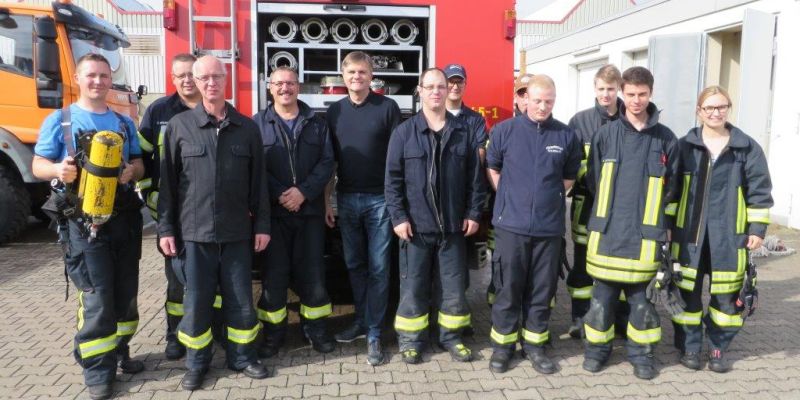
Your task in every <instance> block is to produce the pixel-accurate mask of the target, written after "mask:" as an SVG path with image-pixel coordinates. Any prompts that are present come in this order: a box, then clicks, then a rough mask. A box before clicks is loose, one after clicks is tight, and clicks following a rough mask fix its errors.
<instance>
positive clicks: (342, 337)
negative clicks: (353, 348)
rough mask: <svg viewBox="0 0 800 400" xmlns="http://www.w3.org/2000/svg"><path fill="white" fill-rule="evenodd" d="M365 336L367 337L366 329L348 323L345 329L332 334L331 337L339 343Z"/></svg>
mask: <svg viewBox="0 0 800 400" xmlns="http://www.w3.org/2000/svg"><path fill="white" fill-rule="evenodd" d="M365 337H367V329H366V328H363V327H362V326H361V325H359V324H353V325H350V326H348V327H347V329H345V330H343V331H341V332H339V333H337V334H335V335H333V338H334V339H336V341H337V342H339V343H350V342H352V341H354V340H358V339H363V338H365Z"/></svg>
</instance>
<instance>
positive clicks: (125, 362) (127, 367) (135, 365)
mask: <svg viewBox="0 0 800 400" xmlns="http://www.w3.org/2000/svg"><path fill="white" fill-rule="evenodd" d="M119 369H120V370H121V371H122V373H123V374H138V373H139V372H142V371H144V363H143V362H141V361H139V360H134V359H132V358H130V357H123V358H120V360H119Z"/></svg>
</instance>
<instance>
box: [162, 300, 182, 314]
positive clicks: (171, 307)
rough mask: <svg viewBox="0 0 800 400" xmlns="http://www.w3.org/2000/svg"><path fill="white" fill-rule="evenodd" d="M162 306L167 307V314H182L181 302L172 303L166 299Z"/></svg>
mask: <svg viewBox="0 0 800 400" xmlns="http://www.w3.org/2000/svg"><path fill="white" fill-rule="evenodd" d="M164 308H166V309H167V315H172V316H174V317H182V316H183V303H173V302H171V301H168V302H167V303H166V304H164Z"/></svg>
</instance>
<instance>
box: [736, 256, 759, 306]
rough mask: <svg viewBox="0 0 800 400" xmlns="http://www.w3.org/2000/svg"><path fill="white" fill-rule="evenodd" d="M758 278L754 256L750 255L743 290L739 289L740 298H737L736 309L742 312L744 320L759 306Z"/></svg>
mask: <svg viewBox="0 0 800 400" xmlns="http://www.w3.org/2000/svg"><path fill="white" fill-rule="evenodd" d="M757 278H758V273H757V272H756V264H755V263H753V258H752V256H750V257H749V259H748V262H747V269H745V272H744V282H743V283H742V290H740V291H739V298H738V299H736V311H739V312H741V313H742V320H745V319H747V317H749V316H751V315H753V313H755V312H756V309H757V308H758V289H756V282H757V280H758V279H757Z"/></svg>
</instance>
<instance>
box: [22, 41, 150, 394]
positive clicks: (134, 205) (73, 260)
mask: <svg viewBox="0 0 800 400" xmlns="http://www.w3.org/2000/svg"><path fill="white" fill-rule="evenodd" d="M76 70H77V73H76V74H75V80H76V81H77V83H78V86H79V87H80V97H79V98H78V101H77V102H76V103H75V104H72V105H70V106H69V111H68V113H65V112H64V111H63V110H57V111H55V112H53V113H52V114H50V115H49V116H48V117H47V119H45V121H44V123H43V124H42V127H41V129H40V132H39V139H38V141H37V142H36V147H35V148H34V153H35V155H34V158H33V173H34V175H36V177H37V178H39V179H43V180H51V179H58V180H59V181H61V182H63V183H64V184H66V185H67V190H68V191H75V188H74V185H77V179H78V176H79V173H80V172H79V166H78V165H76V161H77V160H76V157H75V156H74V154H75V152H74V150H75V149H76V148H75V147H74V146H78V148H77V150H78V151H80V150H81V149H80V145H79V144H78V143H79V140H78V139H79V138H80V137H81V136H82V135H84V134H91V133H93V132H100V131H114V132H116V133H118V134H120V135H121V136H122V137H123V138H124V144H123V150H122V158H123V162H122V167H121V170H120V174H119V178H118V184H117V191H116V194H115V198H114V213H113V215H112V216H111V218H110V219H109V220H108V221H107V222H105V223H104V224H102V225H100V227H99V228H97V230H96V232H94V233H95V237H94V238H92V237H91V236H90V234H89V230H88V229H87V227H86V225H85V223H84V219H83V217H82V215H80V213H75V214H74V216H72V217H71V218H69V220H68V223H67V227H68V236H69V240H68V246H66V252H65V255H64V263H65V268H66V271H67V275H68V276H69V278H70V280H72V283H73V284H74V285H75V287H77V288H78V289H79V293H78V304H79V308H78V332H77V334H76V335H75V349H74V355H75V359H76V360H77V361H78V364H80V365H81V367H83V375H84V380H85V382H86V385H87V386H88V387H89V395H90V397H91V398H92V399H107V398H110V397H111V394H112V392H113V389H112V382H113V381H114V377H115V376H116V373H117V365H119V367H120V369H121V370H122V372H123V373H129V374H133V373H137V372H140V371H142V370H143V369H144V364H143V363H142V362H141V361H139V360H132V359H131V358H130V354H129V348H128V342H129V341H130V339H131V337H132V336H133V334H134V333H135V332H136V328H137V327H138V324H139V314H138V311H137V307H136V294H137V292H138V289H139V288H138V286H139V258H140V257H141V252H142V215H141V213H140V212H139V208H140V207H141V204H142V203H141V201H140V200H139V199H138V196H137V195H136V193H135V192H134V190H133V184H134V183H135V181H136V180H137V179H141V177H142V175H143V174H144V166H143V164H142V160H141V149H140V148H139V140H138V138H137V136H136V127H135V126H134V124H133V121H132V120H131V119H130V118H128V117H126V116H123V115H120V114H118V113H116V112H114V111H112V110H111V109H109V107H108V104H107V103H106V94H107V93H108V91H109V89H110V88H111V67H110V65H109V63H108V60H106V59H105V57H103V56H101V55H98V54H87V55H85V56H83V57H81V58H80V59H79V60H78V62H77V66H76ZM64 122H69V123H70V124H71V127H67V126H63V127H62V123H64ZM62 129H68V131H67V132H68V133H69V132H71V133H72V138H71V140H69V141H68V142H69V143H68V144H65V140H64V136H65V135H64V131H63V130H62ZM82 173H87V172H86V171H83V172H82Z"/></svg>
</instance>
